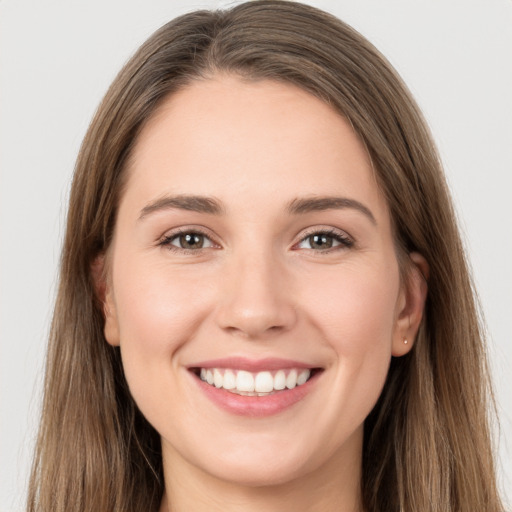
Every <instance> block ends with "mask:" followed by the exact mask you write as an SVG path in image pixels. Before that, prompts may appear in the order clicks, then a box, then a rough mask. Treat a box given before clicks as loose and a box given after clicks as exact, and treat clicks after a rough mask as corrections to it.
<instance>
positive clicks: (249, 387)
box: [199, 368, 311, 396]
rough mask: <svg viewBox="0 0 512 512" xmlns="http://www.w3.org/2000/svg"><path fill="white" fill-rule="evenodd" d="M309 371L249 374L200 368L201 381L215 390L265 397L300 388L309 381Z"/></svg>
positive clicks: (241, 371) (242, 371)
mask: <svg viewBox="0 0 512 512" xmlns="http://www.w3.org/2000/svg"><path fill="white" fill-rule="evenodd" d="M310 374H311V371H310V370H308V369H305V370H296V369H292V370H278V371H277V372H275V373H274V374H273V373H272V372H270V371H263V372H258V373H254V374H253V373H251V372H247V371H245V370H225V369H221V368H208V369H205V368H201V371H200V372H199V376H200V378H201V380H203V381H205V382H207V383H208V384H210V385H212V386H215V387H216V388H223V389H226V390H228V391H231V392H233V393H237V394H240V395H247V396H266V395H269V394H271V393H273V392H275V391H282V390H284V389H286V388H287V389H293V388H295V387H296V386H302V384H305V383H306V382H307V380H308V379H309V377H310Z"/></svg>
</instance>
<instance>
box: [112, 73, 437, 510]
mask: <svg viewBox="0 0 512 512" xmlns="http://www.w3.org/2000/svg"><path fill="white" fill-rule="evenodd" d="M127 172H128V181H127V186H126V189H125V192H124V195H123V197H122V199H121V202H120V205H119V212H118V213H119V215H118V218H117V224H116V227H115V234H114V239H113V243H112V246H111V247H110V249H109V252H108V254H107V258H106V261H108V270H109V271H108V279H107V282H106V283H103V286H104V290H105V295H104V301H105V315H106V322H105V336H106V339H107V341H108V342H109V343H110V344H112V345H120V347H121V354H122V359H123V365H124V369H125V373H126V378H127V380H128V384H129V386H130V391H131V393H132V394H133V397H134V399H135V401H136V402H137V404H138V406H139V408H140V409H141V411H142V412H143V414H144V415H145V416H146V418H147V419H148V421H149V422H150V423H151V424H152V425H153V426H154V427H155V428H156V430H157V431H158V432H159V433H160V435H161V438H162V451H163V460H164V473H165V484H166V493H165V496H164V500H163V503H162V508H161V510H162V511H166V510H172V511H174V512H176V511H192V512H196V511H197V512H199V511H202V510H208V511H212V510H213V511H217V510H218V511H221V510H222V511H231V510H245V511H252V510H255V511H256V510H258V511H260V510H267V511H282V510H297V511H301V510H304V511H306V510H307V511H320V510H321V511H323V512H328V511H331V510H332V511H334V510H336V511H340V510H342V511H358V510H361V505H360V501H361V499H360V476H361V474H360V467H361V453H362V438H363V423H364V420H365V418H366V416H367V415H368V414H369V412H370V411H371V409H372V407H373V406H374V404H375V402H376V401H377V399H378V397H379V394H380V392H381V389H382V386H383V384H384V381H385V378H386V374H387V371H388V367H389V363H390V359H391V356H397V357H399V356H401V355H404V354H405V353H406V352H408V351H409V350H410V349H411V348H412V346H413V341H414V337H415V335H416V332H417V329H418V325H419V322H420V320H421V315H422V311H423V305H424V300H425V295H426V285H425V281H424V280H423V279H422V278H421V277H420V275H421V273H420V269H421V271H422V273H425V272H426V270H427V269H426V264H425V262H424V260H423V259H422V258H421V256H419V255H418V254H412V255H411V261H412V263H413V265H412V270H411V278H410V279H408V280H407V285H404V284H402V283H401V281H400V277H399V267H398V263H397V257H396V252H395V246H394V243H393V238H392V229H391V222H390V218H389V212H388V208H387V205H386V202H385V200H384V198H383V197H382V195H381V193H380V191H379V188H378V186H377V184H376V181H375V179H374V175H373V172H372V167H371V162H370V160H369V157H368V155H367V152H366V151H365V148H364V146H363V144H362V143H361V142H360V140H359V139H358V137H357V136H356V134H355V133H354V131H353V130H352V129H351V127H350V126H349V124H348V123H347V122H346V121H345V120H344V119H343V118H342V117H341V116H340V115H339V114H337V113H336V112H334V111H333V110H332V109H331V108H330V107H329V106H327V105H326V104H324V103H323V102H321V101H320V100H318V99H316V98H314V97H313V96H311V95H310V94H308V93H306V92H304V91H302V90H300V89H298V88H295V87H294V86H291V85H286V84H281V83H275V82H271V81H259V82H248V81H242V80H241V79H239V78H237V77H233V76H225V75H220V76H215V77H213V78H212V79H209V80H203V81H196V82H193V83H192V84H191V85H189V86H187V87H186V88H184V89H182V90H181V91H180V92H178V93H176V94H174V95H173V96H171V97H170V98H168V99H167V100H166V101H165V102H164V104H163V105H162V106H161V107H160V109H159V111H158V112H157V113H156V114H155V115H154V116H153V118H152V119H150V121H149V122H148V124H147V125H146V126H145V127H144V129H143V130H142V133H141V134H140V136H139V138H138V140H137V143H136V146H135V149H134V152H133V154H132V159H131V161H130V165H129V168H128V169H127ZM168 195H171V196H175V195H200V196H208V197H210V198H214V199H215V200H216V201H218V203H219V204H220V205H221V209H222V213H220V214H212V213H205V212H198V211H191V210H184V209H181V208H169V207H167V208H157V209H152V210H151V208H149V209H148V208H147V207H148V205H152V204H153V205H154V204H155V202H158V200H160V199H162V198H163V197H164V196H168ZM321 196H337V197H343V198H349V199H351V200H355V201H358V202H359V203H361V204H362V205H364V206H365V207H366V208H367V209H368V210H369V211H370V212H371V214H372V216H373V218H374V220H373V221H372V219H371V218H370V217H369V216H368V215H367V214H365V213H363V212H362V211H360V210H359V209H357V208H352V207H345V208H330V209H326V210H318V211H307V212H305V213H295V214H292V213H289V211H288V210H287V206H288V205H289V204H290V202H291V201H293V200H295V199H297V198H314V197H321ZM144 208H146V210H144ZM150 210H151V211H150ZM141 215H142V218H141ZM177 229H180V230H182V231H188V232H190V231H197V230H198V229H200V230H201V231H202V232H203V233H204V234H205V235H206V238H205V239H204V240H206V242H205V245H204V246H203V247H202V248H197V249H196V248H194V249H189V250H188V251H186V250H183V249H182V248H180V241H179V237H175V238H172V236H174V235H176V230H177ZM326 230H327V231H329V233H328V234H327V245H328V244H329V243H330V242H333V247H331V248H328V249H326V248H324V246H321V247H318V246H314V244H313V245H311V238H309V237H310V235H311V234H312V233H316V232H319V231H320V232H321V231H326ZM333 230H334V231H335V233H334V234H335V236H338V235H339V234H341V236H343V237H345V239H348V240H349V241H350V242H351V244H352V245H350V246H347V245H345V244H344V243H341V242H337V241H336V240H335V239H333V238H332V236H333V235H332V234H331V233H330V232H331V231H333ZM166 237H167V238H166ZM163 241H166V243H167V245H163V244H162V242H163ZM404 339H407V340H408V341H409V342H408V343H407V344H406V343H404ZM228 356H242V357H246V358H250V359H260V358H265V357H279V358H285V359H293V360H299V361H302V362H305V363H307V364H309V365H311V366H312V367H320V368H322V369H323V371H322V372H321V374H320V375H319V376H318V378H317V379H316V381H315V382H314V385H313V386H311V388H310V391H309V392H308V393H307V394H306V396H305V397H304V398H303V399H302V400H300V401H299V402H298V403H296V404H294V405H293V406H291V407H289V408H286V409H285V410H283V411H281V412H279V413H278V414H273V415H271V416H266V417H251V416H240V415H234V414H231V413H229V412H227V411H225V410H223V409H221V408H219V407H218V406H217V405H216V404H214V403H212V402H211V401H210V400H209V399H208V398H207V397H206V396H205V394H204V393H203V392H202V391H201V390H200V388H199V386H198V385H197V382H196V377H194V376H193V375H192V374H191V372H190V371H189V370H188V369H187V368H188V367H189V366H190V365H191V364H194V363H197V362H198V361H205V360H210V359H216V358H221V357H228ZM171 504H172V506H171Z"/></svg>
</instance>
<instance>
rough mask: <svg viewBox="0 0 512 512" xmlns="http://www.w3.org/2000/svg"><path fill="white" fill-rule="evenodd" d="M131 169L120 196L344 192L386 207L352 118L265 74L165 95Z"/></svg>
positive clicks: (263, 195) (223, 78) (218, 80)
mask: <svg viewBox="0 0 512 512" xmlns="http://www.w3.org/2000/svg"><path fill="white" fill-rule="evenodd" d="M128 175H129V176H128V187H127V192H126V194H127V195H130V194H131V193H132V192H136V195H138V196H139V197H141V198H142V196H145V197H146V199H150V198H154V197H157V196H158V195H162V194H183V193H186V194H190V193H194V194H201V195H213V196H216V197H219V198H220V199H221V200H225V199H226V200H233V201H236V200H240V201H252V200H253V199H254V200H255V201H257V200H258V198H259V199H263V198H267V199H268V198H269V197H273V198H275V199H276V200H278V199H279V198H280V197H281V196H282V199H283V200H284V199H285V196H287V199H290V198H293V197H300V196H305V195H308V196H312V195H324V196H325V195H335V194H338V195H340V194H341V195H344V196H346V195H349V196H357V197H354V198H355V199H364V200H365V201H366V202H370V203H371V204H372V205H373V208H376V209H380V210H382V211H383V212H385V211H386V210H387V208H386V205H385V202H384V200H383V198H382V197H381V194H380V191H379V188H378V186H377V183H376V181H375V177H374V173H373V170H372V165H371V161H370V158H369V156H368V153H367V151H366V148H365V146H364V145H363V144H362V142H361V141H360V139H359V137H358V136H357V135H356V134H355V132H354V130H353V129H352V128H351V126H350V124H349V123H348V122H347V121H346V120H345V119H344V118H343V117H342V116H341V115H340V114H338V113H337V112H336V111H335V110H334V109H332V108H331V107H330V106H329V105H327V104H326V103H324V102H323V101H321V100H319V99H318V98H316V97H314V96H313V95H311V94H309V93H307V92H305V91H303V90H301V89H299V88H298V87H295V86H293V85H290V84H285V83H280V82H274V81H268V80H262V81H244V80H242V79H240V78H237V77H234V76H217V77H214V78H213V79H209V80H197V81H194V82H192V83H191V84H190V85H188V86H186V87H184V88H183V89H181V90H180V91H179V92H177V93H175V94H173V95H171V96H170V97H168V98H167V99H166V100H165V101H164V102H163V103H162V105H161V106H160V108H159V109H158V110H157V112H156V113H155V114H154V115H153V117H152V118H151V119H150V120H149V121H148V122H147V124H146V125H145V127H144V128H143V130H142V131H141V133H140V135H139V137H138V140H137V142H136V145H135V148H134V151H133V153H132V158H131V162H130V166H129V168H128ZM267 202H268V201H267ZM228 206H229V205H228Z"/></svg>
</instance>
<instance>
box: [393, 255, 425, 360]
mask: <svg viewBox="0 0 512 512" xmlns="http://www.w3.org/2000/svg"><path fill="white" fill-rule="evenodd" d="M409 259H410V260H411V261H410V265H409V268H408V269H407V276H406V279H405V283H404V284H403V290H402V294H401V298H400V301H399V306H398V307H399V311H398V316H397V321H396V326H395V332H394V335H393V347H392V354H393V356H395V357H400V356H403V355H405V354H407V353H408V352H409V351H410V350H411V348H412V347H413V345H414V341H415V339H416V335H417V334H418V329H419V327H420V323H421V319H422V318H423V311H424V309H425V301H426V299H427V292H428V284H427V283H428V276H429V270H430V269H429V265H428V263H427V260H426V259H425V258H424V257H423V256H422V255H421V254H419V253H417V252H411V253H410V254H409Z"/></svg>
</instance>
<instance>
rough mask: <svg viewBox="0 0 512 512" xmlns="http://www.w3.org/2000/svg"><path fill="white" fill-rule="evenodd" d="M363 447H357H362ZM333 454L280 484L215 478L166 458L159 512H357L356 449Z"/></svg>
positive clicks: (358, 467)
mask: <svg viewBox="0 0 512 512" xmlns="http://www.w3.org/2000/svg"><path fill="white" fill-rule="evenodd" d="M361 447H362V444H361ZM351 452H352V453H347V452H346V451H344V452H343V453H341V452H340V453H338V454H334V455H333V456H332V457H331V458H330V459H329V460H328V461H327V462H326V463H325V464H323V465H322V466H321V467H319V468H316V469H313V470H312V471H309V472H307V473H304V474H302V475H300V476H298V477H296V478H293V479H291V480H289V481H286V482H284V483H279V484H268V483H265V484H263V485H247V484H243V483H239V482H231V481H226V480H222V479H219V478H217V477H216V476H214V475H212V474H209V473H206V472H205V471H203V470H202V469H200V468H198V467H197V466H194V465H192V464H190V463H188V462H187V461H185V460H184V459H182V458H181V457H177V456H175V455H176V454H175V453H174V456H171V457H169V454H167V456H165V450H164V472H165V487H166V491H165V495H164V498H163V501H162V506H161V508H160V512H203V511H204V512H206V511H208V512H221V511H222V512H235V511H237V512H238V511H240V510H243V511H244V512H260V511H261V510H265V512H282V511H283V510H293V511H294V512H362V510H363V508H362V505H361V453H362V451H361V449H359V450H357V451H356V450H353V449H352V450H351Z"/></svg>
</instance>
